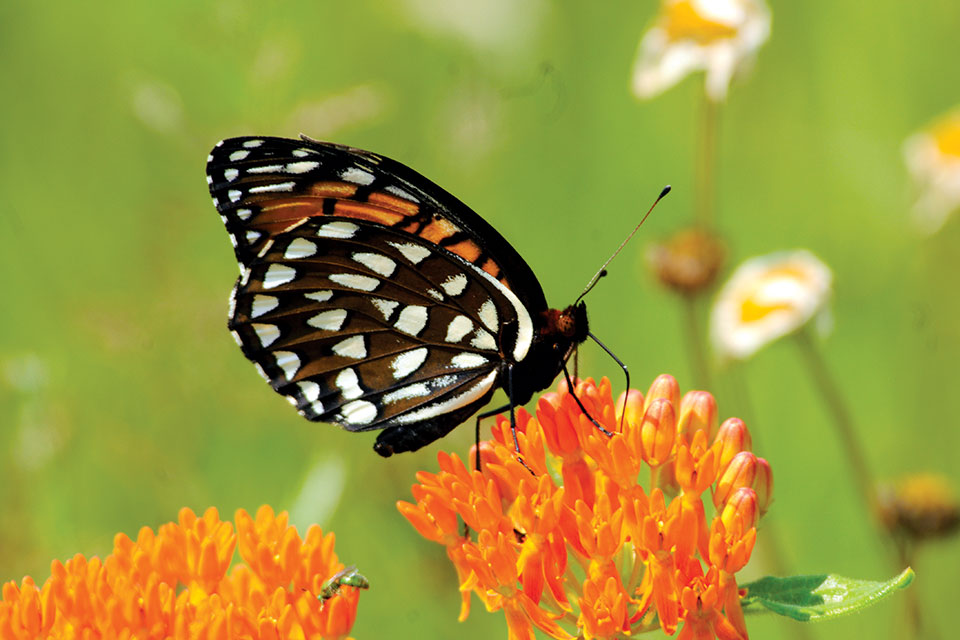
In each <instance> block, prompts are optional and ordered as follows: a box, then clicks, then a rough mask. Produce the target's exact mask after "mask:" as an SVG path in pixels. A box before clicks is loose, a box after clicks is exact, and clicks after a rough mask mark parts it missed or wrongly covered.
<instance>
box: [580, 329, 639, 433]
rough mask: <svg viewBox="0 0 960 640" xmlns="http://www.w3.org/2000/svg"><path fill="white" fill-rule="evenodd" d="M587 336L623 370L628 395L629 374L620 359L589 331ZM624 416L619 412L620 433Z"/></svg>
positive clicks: (625, 413)
mask: <svg viewBox="0 0 960 640" xmlns="http://www.w3.org/2000/svg"><path fill="white" fill-rule="evenodd" d="M587 335H588V336H589V337H590V339H591V340H593V341H594V342H596V343H597V344H598V345H600V348H601V349H603V350H604V351H606V352H607V355H608V356H610V357H611V358H613V360H614V362H616V363H617V364H618V365H620V368H621V369H623V375H624V376H626V377H627V386H626V389H627V393H630V372H629V371H628V370H627V365H625V364H623V362H622V361H621V360H620V358H618V357H617V356H615V355H614V354H613V351H610V349H608V348H607V345H605V344H603V343H602V342H600V341H599V340H598V339H597V336H595V335H593V334H592V333H590V332H589V331H588V332H587ZM574 364H576V363H574ZM574 373H576V369H574ZM626 415H627V412H626V411H621V412H620V431H621V432H622V431H623V418H624V416H626Z"/></svg>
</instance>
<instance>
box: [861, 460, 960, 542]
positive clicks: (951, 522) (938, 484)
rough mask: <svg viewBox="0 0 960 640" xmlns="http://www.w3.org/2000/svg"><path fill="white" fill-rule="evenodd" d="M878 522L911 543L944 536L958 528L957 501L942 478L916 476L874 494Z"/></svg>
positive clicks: (924, 474)
mask: <svg viewBox="0 0 960 640" xmlns="http://www.w3.org/2000/svg"><path fill="white" fill-rule="evenodd" d="M877 496H878V497H877V504H878V507H877V508H878V511H879V516H880V521H881V522H882V523H883V525H884V526H885V527H886V528H887V529H888V530H889V531H890V532H891V533H899V534H902V535H906V536H907V537H909V538H912V539H914V540H925V539H932V538H942V537H947V536H949V535H952V534H954V533H956V531H957V529H958V528H960V502H958V501H957V496H956V493H955V492H954V490H953V488H952V487H951V486H950V483H949V482H948V481H947V479H946V478H944V477H943V476H940V475H937V474H932V473H917V474H912V475H908V476H905V477H904V478H902V479H900V480H899V481H898V482H897V483H896V484H894V485H888V486H884V487H880V489H879V490H878V491H877Z"/></svg>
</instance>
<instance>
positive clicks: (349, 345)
mask: <svg viewBox="0 0 960 640" xmlns="http://www.w3.org/2000/svg"><path fill="white" fill-rule="evenodd" d="M333 352H334V353H335V354H336V355H338V356H342V357H344V358H353V359H354V360H360V359H361V358H366V357H367V345H366V344H364V342H363V336H350V337H349V338H347V339H346V340H341V341H340V342H338V343H337V344H335V345H333Z"/></svg>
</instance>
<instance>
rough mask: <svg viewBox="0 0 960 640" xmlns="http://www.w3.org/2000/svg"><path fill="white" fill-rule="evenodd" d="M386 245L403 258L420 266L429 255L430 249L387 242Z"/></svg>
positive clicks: (416, 245)
mask: <svg viewBox="0 0 960 640" xmlns="http://www.w3.org/2000/svg"><path fill="white" fill-rule="evenodd" d="M387 244H389V245H390V246H391V247H393V248H394V249H396V250H397V251H399V252H400V253H402V254H403V257H404V258H406V259H407V260H409V261H410V262H412V263H413V264H420V262H421V261H422V260H423V259H424V258H426V257H427V256H428V255H430V249H427V248H426V247H422V246H420V245H418V244H411V243H409V242H388V243H387Z"/></svg>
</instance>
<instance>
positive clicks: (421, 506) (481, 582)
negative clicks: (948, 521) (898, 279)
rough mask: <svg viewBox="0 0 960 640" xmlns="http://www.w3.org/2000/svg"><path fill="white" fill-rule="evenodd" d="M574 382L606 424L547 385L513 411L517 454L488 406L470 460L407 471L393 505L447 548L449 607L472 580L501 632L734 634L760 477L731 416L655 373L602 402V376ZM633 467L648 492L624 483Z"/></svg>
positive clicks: (763, 497) (767, 493) (760, 467)
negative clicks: (489, 427)
mask: <svg viewBox="0 0 960 640" xmlns="http://www.w3.org/2000/svg"><path fill="white" fill-rule="evenodd" d="M576 395H577V397H578V398H580V400H581V401H582V402H583V404H584V406H585V407H586V409H587V411H588V412H589V413H590V415H591V416H593V417H594V418H596V420H597V421H598V422H599V423H600V424H601V425H603V426H604V427H605V428H606V429H607V430H608V431H611V432H613V433H614V434H613V436H607V435H604V434H603V433H602V432H601V431H600V430H599V429H597V428H596V426H595V425H593V424H592V423H591V422H590V421H589V419H588V418H587V417H586V416H585V415H584V414H583V412H581V411H580V409H579V408H578V407H577V404H576V400H575V399H574V397H573V396H572V395H571V394H570V393H569V392H568V391H567V388H566V385H565V384H563V383H561V385H560V388H559V391H558V392H556V393H546V394H544V395H543V396H542V397H541V398H540V400H539V402H538V404H537V414H536V416H535V417H534V416H531V415H530V414H529V413H527V412H525V411H523V410H520V411H519V412H518V414H517V438H518V441H519V443H520V457H521V458H522V463H521V461H520V460H518V457H517V454H516V452H515V450H514V445H513V437H512V435H511V433H510V424H509V421H508V420H506V419H505V418H503V417H502V416H501V417H500V418H499V419H498V422H497V424H496V426H495V427H494V428H493V436H494V437H493V439H492V440H490V441H488V442H482V443H481V444H480V453H481V456H480V457H481V463H482V469H483V471H482V473H481V472H479V471H471V470H468V469H467V467H466V465H464V463H463V462H462V461H461V460H460V459H459V458H458V457H457V456H456V455H448V454H446V453H441V454H440V455H439V461H440V472H439V473H435V474H434V473H427V472H420V473H418V474H417V480H418V481H419V484H416V485H414V486H413V496H414V498H415V499H416V504H411V503H408V502H399V503H398V504H397V506H398V508H399V509H400V512H401V513H402V514H403V515H404V516H405V517H406V518H407V519H408V520H409V521H410V523H411V524H412V525H413V526H414V527H415V528H416V529H417V531H418V532H419V533H420V534H421V535H423V536H424V537H426V538H427V539H429V540H433V541H435V542H438V543H440V544H442V545H444V546H445V547H446V550H447V555H448V556H449V558H450V560H451V561H452V562H453V565H454V567H455V568H456V570H457V574H458V576H459V580H460V590H461V593H462V607H461V613H460V619H461V620H463V619H465V618H466V617H467V615H468V614H469V611H470V593H471V592H472V593H475V594H476V595H477V596H478V597H479V598H480V600H481V602H483V604H484V605H485V606H486V608H487V610H488V611H496V610H500V609H502V610H503V611H504V613H505V614H506V618H507V625H508V629H509V638H510V639H511V640H513V639H523V640H527V639H529V640H532V639H533V638H534V627H536V628H539V629H541V630H543V631H544V632H546V633H548V634H549V635H550V636H552V637H554V638H558V639H569V638H573V637H582V638H587V639H592V638H611V639H612V638H625V637H631V636H633V635H636V634H639V633H643V632H646V631H651V630H653V629H656V628H657V627H658V626H659V627H660V628H661V629H663V631H664V632H666V633H667V634H670V635H672V634H674V633H676V632H677V629H678V628H680V625H681V623H682V625H683V626H682V628H680V633H679V636H678V637H679V638H682V639H689V638H696V639H697V640H700V639H705V638H714V637H719V638H721V639H723V640H732V639H735V638H746V637H747V629H746V626H745V624H744V620H743V613H742V610H741V608H740V594H739V591H738V588H737V581H736V577H735V576H736V573H737V572H738V571H739V570H740V569H742V568H743V566H744V565H745V564H746V563H747V561H748V560H749V559H750V553H751V551H752V550H753V545H754V542H755V540H756V524H757V521H758V519H759V518H760V515H761V514H762V513H763V512H765V511H766V508H767V506H768V505H769V503H770V500H771V495H772V488H773V479H772V475H771V470H770V465H769V464H767V462H766V461H765V460H763V459H762V458H757V457H756V456H755V455H754V454H753V453H751V452H750V447H751V440H750V433H749V431H748V430H747V428H746V426H745V425H744V423H743V421H741V420H739V419H737V418H731V419H729V420H726V421H725V422H724V423H723V424H722V425H721V424H719V420H718V418H717V406H716V402H715V401H714V398H713V396H711V395H710V394H709V393H706V392H703V391H691V392H689V393H687V394H686V395H684V396H683V397H682V398H681V396H680V390H679V387H678V385H677V382H676V380H674V379H673V378H672V377H670V376H667V375H664V376H660V377H659V378H657V379H656V380H655V381H654V383H653V385H652V386H651V387H650V390H649V392H648V393H647V395H646V397H644V395H643V394H642V393H641V392H639V391H636V390H631V391H629V392H628V393H625V394H623V395H621V397H620V399H619V401H618V402H617V403H616V404H615V403H614V402H613V398H612V395H611V391H610V382H609V381H608V380H607V379H606V378H604V379H603V380H601V381H600V384H599V385H596V384H594V382H593V381H592V380H587V381H583V382H580V383H579V384H578V385H577V387H576ZM621 416H622V417H623V423H622V428H621ZM471 459H472V457H471ZM531 471H532V472H533V473H531ZM647 473H649V477H650V478H651V487H650V489H649V492H648V491H647V490H645V489H644V488H643V487H641V486H640V484H639V483H638V478H639V477H640V475H641V474H642V475H644V476H645V477H646V476H647ZM704 498H707V501H708V505H709V507H710V509H711V512H712V513H713V514H715V515H713V517H712V518H711V519H710V520H709V521H708V519H707V511H706V508H705V506H704ZM461 523H462V524H463V525H465V527H466V528H468V530H469V531H470V532H475V535H465V533H466V532H467V529H466V528H464V527H462V526H461Z"/></svg>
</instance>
